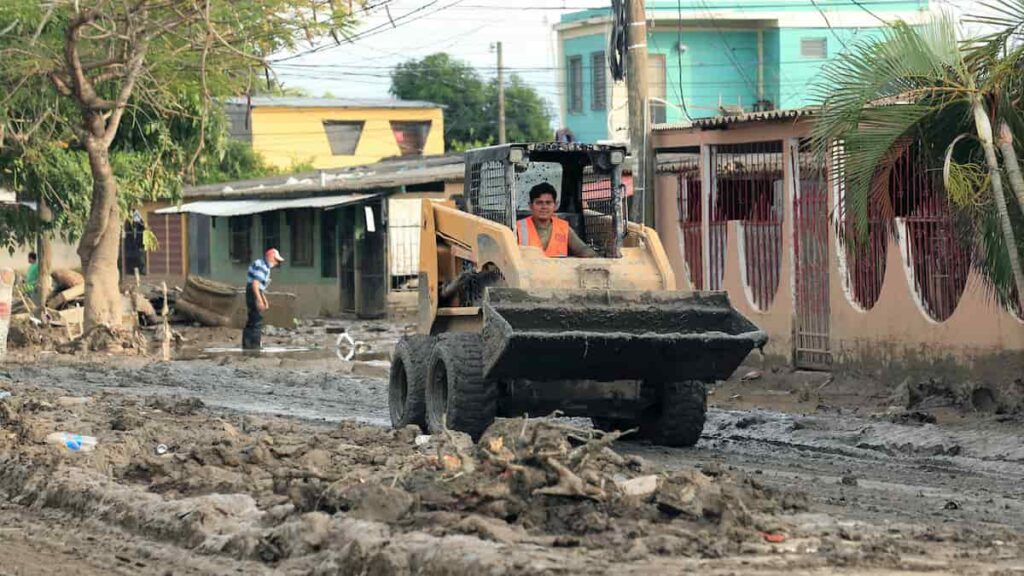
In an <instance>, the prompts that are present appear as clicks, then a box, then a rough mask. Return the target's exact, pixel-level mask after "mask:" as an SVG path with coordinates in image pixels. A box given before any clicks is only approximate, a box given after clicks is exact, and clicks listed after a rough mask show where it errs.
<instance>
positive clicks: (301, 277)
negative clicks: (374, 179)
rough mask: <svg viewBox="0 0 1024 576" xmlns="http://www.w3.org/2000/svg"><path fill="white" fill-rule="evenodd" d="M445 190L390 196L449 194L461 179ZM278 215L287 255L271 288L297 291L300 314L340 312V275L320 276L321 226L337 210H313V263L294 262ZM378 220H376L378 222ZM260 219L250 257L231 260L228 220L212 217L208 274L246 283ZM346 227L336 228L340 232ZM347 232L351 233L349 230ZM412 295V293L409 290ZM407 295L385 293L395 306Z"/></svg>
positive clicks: (257, 252)
mask: <svg viewBox="0 0 1024 576" xmlns="http://www.w3.org/2000/svg"><path fill="white" fill-rule="evenodd" d="M444 188H445V191H444V192H410V193H405V194H396V195H392V196H391V197H392V198H403V199H417V198H421V199H434V200H440V199H445V198H449V197H451V196H452V195H454V194H461V193H462V183H461V182H450V183H446V184H445V185H444ZM278 214H279V217H280V218H281V229H280V233H281V242H280V245H279V246H278V249H279V250H280V251H281V253H282V255H284V257H285V258H286V259H287V260H286V262H285V264H284V265H283V266H281V267H280V268H275V269H274V270H273V272H272V273H271V286H270V291H271V292H290V293H293V294H295V295H296V303H295V312H296V314H298V315H299V316H304V317H312V316H329V315H336V314H338V313H340V312H341V292H340V291H341V286H340V281H339V278H337V277H329V276H323V275H322V270H321V262H322V258H323V252H322V250H321V230H322V227H323V226H324V224H325V223H328V224H329V223H331V222H336V221H337V218H338V217H339V214H338V212H337V211H332V210H326V211H325V210H315V211H314V220H313V243H314V249H313V264H312V265H311V266H297V265H296V264H295V262H294V259H293V258H292V255H293V253H294V250H293V248H292V239H291V227H290V225H289V218H288V216H287V214H286V213H284V212H279V213H278ZM379 225H380V223H379V222H378V226H379ZM262 226H263V223H262V219H261V218H260V217H259V215H258V214H257V215H254V216H253V217H252V220H251V227H250V231H249V247H250V252H251V257H250V259H249V260H248V261H246V262H232V261H231V258H230V254H229V246H230V224H229V223H228V219H227V218H213V219H211V230H210V274H209V277H210V278H211V279H213V280H217V281H219V282H225V283H228V284H234V285H237V286H242V285H244V284H245V278H246V273H247V271H248V268H249V264H250V263H251V261H252V260H254V259H256V258H259V257H261V256H262V254H263V249H264V247H263V246H262V242H263V240H262V239H263V228H262ZM344 233H346V231H345V230H343V229H340V228H339V230H338V234H339V239H340V235H341V234H344ZM348 233H352V231H351V230H349V231H348ZM411 294H413V296H411V298H413V299H414V298H415V293H414V292H413V293H411ZM409 298H410V297H409V296H395V297H391V296H389V297H388V303H389V304H391V303H394V305H395V306H396V307H398V308H402V307H405V306H407V305H408V302H407V301H408V299H409Z"/></svg>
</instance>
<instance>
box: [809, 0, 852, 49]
mask: <svg viewBox="0 0 1024 576" xmlns="http://www.w3.org/2000/svg"><path fill="white" fill-rule="evenodd" d="M811 5H812V6H814V9H815V10H817V11H818V14H821V17H822V18H823V19H824V20H825V26H828V31H829V32H831V33H832V35H833V36H835V37H836V40H839V43H840V44H842V45H843V49H844V50H847V51H849V50H850V47H849V46H847V45H846V42H843V39H842V38H841V37H840V36H839V33H838V32H836V31H835V30H834V29H833V28H832V23H831V22H829V21H828V15H827V14H825V11H824V10H822V9H821V6H818V3H817V2H815V1H814V0H811ZM825 56H826V57H827V56H828V54H825Z"/></svg>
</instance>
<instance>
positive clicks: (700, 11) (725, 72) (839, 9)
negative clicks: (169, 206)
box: [555, 0, 933, 142]
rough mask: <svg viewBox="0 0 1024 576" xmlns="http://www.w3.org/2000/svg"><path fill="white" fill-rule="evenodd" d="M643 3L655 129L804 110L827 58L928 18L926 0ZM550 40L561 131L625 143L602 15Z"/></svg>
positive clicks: (579, 16) (563, 25)
mask: <svg viewBox="0 0 1024 576" xmlns="http://www.w3.org/2000/svg"><path fill="white" fill-rule="evenodd" d="M646 4H647V31H648V37H647V38H648V39H647V49H648V54H649V59H648V70H649V72H648V82H649V90H650V95H651V98H652V101H651V116H652V118H651V120H652V122H653V123H679V122H685V121H686V120H687V118H686V113H687V112H688V114H689V117H690V118H693V119H696V118H706V117H709V116H716V115H720V114H735V113H739V112H741V111H742V112H753V111H761V110H774V109H786V108H800V107H803V106H807V105H809V104H812V103H813V101H812V89H813V88H814V87H815V85H816V83H817V81H818V78H819V73H820V72H821V69H822V66H823V65H824V64H825V63H826V62H828V61H829V60H830V59H832V58H835V57H836V56H837V55H838V54H840V53H842V52H843V51H845V50H848V49H850V48H852V47H853V46H854V45H855V44H856V43H857V42H859V41H861V40H862V39H865V38H870V37H872V36H877V35H879V34H881V31H882V29H883V28H884V27H885V22H893V21H896V20H903V21H904V22H907V23H909V24H921V23H924V22H927V21H928V20H929V19H931V17H932V15H933V14H932V12H931V11H932V6H931V5H930V2H929V1H928V0H815V1H813V2H811V1H808V0H677V1H665V0H650V1H648V2H647V3H646ZM555 31H556V34H557V37H558V42H557V43H558V50H559V54H558V57H559V62H560V68H561V70H560V74H561V80H560V82H559V85H560V86H561V94H560V108H561V118H562V122H563V124H564V125H565V126H567V127H569V128H570V129H571V130H572V131H573V133H574V134H575V135H576V138H577V139H578V140H580V141H582V142H596V141H599V140H618V141H625V140H627V139H628V138H627V125H626V119H627V105H626V86H625V83H623V82H618V83H616V82H614V81H613V80H612V78H611V75H610V73H609V72H608V65H607V50H608V41H609V34H610V31H611V11H610V8H609V9H591V10H583V11H579V12H573V13H569V14H565V15H563V16H562V18H561V21H560V23H559V24H558V25H557V26H556V27H555ZM684 103H685V112H684V106H683V104H684Z"/></svg>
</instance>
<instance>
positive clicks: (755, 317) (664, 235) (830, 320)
mask: <svg viewBox="0 0 1024 576" xmlns="http://www.w3.org/2000/svg"><path fill="white" fill-rule="evenodd" d="M796 116H797V115H796V114H790V115H788V116H787V117H783V118H778V117H776V118H771V117H769V118H762V119H758V120H754V121H751V120H750V119H747V120H746V121H742V122H736V121H728V120H725V121H723V120H720V119H719V120H714V121H710V122H705V123H703V124H702V123H699V122H698V124H697V125H695V126H693V127H690V128H666V129H663V130H656V131H655V147H656V148H657V149H658V151H659V159H660V160H659V166H660V169H659V175H658V178H657V182H656V194H657V211H658V216H657V223H656V225H657V228H658V233H659V236H660V237H661V239H662V242H663V244H664V245H665V250H666V252H667V254H668V257H669V260H670V261H671V262H672V266H673V270H674V272H675V274H676V280H677V283H678V285H679V286H680V287H682V288H687V289H692V288H693V286H694V283H695V281H694V278H695V277H696V276H699V275H700V274H702V273H703V274H707V272H706V271H704V270H691V269H690V268H692V267H693V263H694V262H696V263H697V264H698V265H699V266H701V267H705V268H706V267H709V266H710V265H711V263H709V265H708V266H704V265H703V263H702V262H701V261H700V260H699V259H694V258H693V256H692V254H693V247H692V246H690V251H689V252H688V251H687V250H688V246H687V239H689V240H690V242H691V243H693V238H692V236H693V234H692V232H693V230H689V232H690V233H688V232H687V230H688V225H687V215H686V214H683V213H681V212H682V211H685V210H686V209H687V204H686V202H685V201H684V202H681V201H680V196H679V194H680V189H681V184H680V182H681V178H680V170H681V169H680V165H679V162H678V159H679V158H680V157H681V155H680V151H689V152H693V151H697V153H698V154H699V156H698V160H697V162H698V163H699V165H700V170H701V171H702V173H701V176H703V178H704V183H706V184H709V185H707V186H705V187H704V190H702V191H701V193H700V194H701V196H702V198H703V200H704V201H705V202H707V201H708V194H709V192H710V193H711V194H713V193H714V190H715V186H713V185H710V184H712V180H711V179H712V178H713V177H714V175H713V174H711V172H712V171H713V170H714V169H715V164H714V163H713V162H711V161H706V162H701V160H703V159H704V158H705V156H707V155H710V154H714V153H715V151H716V149H722V148H719V147H721V146H724V145H737V144H747V145H751V144H754V143H763V142H784V143H787V145H786V146H784V148H783V153H782V155H783V161H784V162H785V165H786V170H785V175H784V183H783V186H782V187H781V190H782V195H783V200H784V201H783V206H784V214H783V223H782V238H783V247H782V253H781V267H780V270H781V279H780V281H779V284H778V288H777V290H776V293H775V295H774V298H773V299H771V301H770V302H771V303H770V305H768V306H767V307H763V306H762V307H759V306H756V305H755V304H754V299H753V298H752V293H751V282H750V278H749V274H747V273H746V266H747V264H748V261H747V257H748V256H747V254H746V252H747V250H746V249H745V248H744V241H743V234H744V233H745V227H746V223H745V222H744V221H742V220H733V219H731V218H730V219H729V221H727V223H726V224H725V235H724V247H722V246H720V245H721V244H722V243H723V242H721V241H718V244H719V249H720V251H721V254H720V255H719V258H724V274H723V275H722V280H721V286H722V287H723V289H724V290H726V291H727V292H728V294H729V297H730V300H731V301H732V303H733V305H734V306H735V307H736V308H737V309H738V310H740V311H741V312H742V313H743V314H744V315H745V316H747V317H748V318H750V319H751V320H752V321H754V322H755V323H756V324H758V325H759V326H760V327H761V328H763V329H764V330H766V331H767V332H768V333H769V335H770V338H771V340H770V342H769V345H768V346H767V348H766V349H765V354H766V356H767V357H768V360H770V361H776V362H785V363H786V364H790V365H796V366H798V367H799V366H801V365H803V364H804V363H805V359H806V358H809V357H815V356H807V355H802V354H801V348H802V347H804V346H805V343H806V342H808V341H809V340H808V338H809V336H808V335H810V336H813V334H811V333H812V332H814V330H811V329H810V328H809V327H808V324H807V322H806V319H807V317H808V313H807V310H806V307H807V306H808V304H807V298H806V294H807V291H808V290H812V291H819V293H820V294H821V297H820V299H819V300H818V301H814V300H813V299H811V303H812V304H813V306H814V311H813V314H811V316H818V317H820V318H819V323H818V324H817V325H816V326H815V327H816V329H817V330H819V331H821V332H822V334H821V336H822V340H821V342H822V344H823V346H822V348H825V349H826V350H825V351H826V352H827V354H825V355H824V356H820V357H821V358H824V359H825V360H827V362H821V363H819V364H825V366H808V367H828V366H831V367H833V368H838V367H843V368H847V369H858V370H865V371H870V372H871V373H873V374H874V375H875V376H879V377H887V376H891V377H892V378H898V377H899V375H900V374H903V373H905V372H907V371H908V370H910V371H913V372H914V373H915V374H919V375H920V374H922V373H925V372H934V373H936V374H939V375H944V376H950V372H951V371H957V370H960V371H963V372H964V377H967V372H968V371H969V372H971V373H972V374H973V377H975V378H977V377H984V378H992V379H1007V378H1009V379H1011V380H1012V379H1013V378H1019V375H1020V374H1021V373H1024V320H1022V319H1020V318H1018V317H1017V315H1016V314H1014V313H1012V312H1011V311H1010V310H1009V309H1008V308H1007V307H1006V306H1004V305H1003V304H1001V303H1000V302H999V301H998V300H997V299H995V298H994V297H992V296H991V295H990V290H988V289H987V288H986V287H985V285H984V282H983V281H982V279H981V277H980V276H979V275H978V274H977V272H975V271H973V270H969V271H965V272H964V275H965V277H966V278H965V280H964V279H962V280H964V281H962V282H961V283H960V285H958V287H956V289H955V290H946V292H944V293H948V294H949V296H946V298H947V299H948V298H953V299H954V300H953V301H952V302H950V301H948V300H947V301H944V302H940V303H939V304H941V306H937V305H936V303H935V302H934V299H935V297H934V296H933V295H932V294H929V293H928V290H929V289H931V290H933V291H934V290H935V288H934V287H931V288H930V287H929V286H928V285H926V284H925V283H924V282H923V281H922V280H921V277H920V275H919V276H918V278H917V279H916V280H915V272H916V271H919V270H920V269H921V267H922V266H928V265H929V262H928V261H926V260H925V261H922V260H921V259H920V258H921V257H920V256H917V258H918V260H917V261H913V260H911V259H910V258H911V257H913V256H912V255H913V254H914V250H910V249H908V248H907V243H908V242H912V241H913V239H912V238H908V236H909V235H910V234H908V233H906V231H912V229H911V228H910V227H909V224H906V223H904V222H900V221H898V222H897V224H898V226H896V229H897V230H898V231H899V230H903V231H904V232H903V233H899V232H898V233H896V234H895V235H894V236H893V237H892V238H890V240H889V241H888V243H886V244H884V245H880V246H879V247H878V248H877V251H878V253H877V257H876V259H877V262H876V265H875V266H876V268H877V270H878V274H879V278H878V279H877V280H876V282H877V286H876V288H877V290H876V292H877V294H876V295H874V296H873V297H872V298H871V300H873V302H871V304H870V306H864V305H863V303H862V302H859V301H858V298H857V297H855V295H854V293H853V291H854V288H853V287H852V283H851V280H850V278H851V276H850V268H851V266H850V265H849V263H848V262H847V253H848V252H847V251H846V250H845V249H844V247H843V245H842V243H841V238H842V236H841V234H839V233H838V230H839V224H841V223H840V222H838V220H839V219H841V216H837V214H841V212H842V211H841V210H840V209H838V208H841V207H840V206H839V205H840V204H841V202H840V200H839V198H838V196H837V193H836V192H835V190H833V189H832V187H828V188H827V189H824V190H822V189H819V190H816V191H815V190H812V188H811V185H810V184H809V183H808V182H807V178H806V174H803V175H801V174H800V171H801V170H804V171H805V172H806V170H808V168H809V167H808V166H807V164H808V163H807V162H806V161H805V160H806V159H805V158H802V156H803V155H802V154H799V152H798V150H799V143H800V139H802V138H805V137H806V136H807V135H808V132H809V126H810V122H811V120H810V119H809V118H808V117H806V116H800V117H796ZM798 159H799V161H796V160H798ZM682 180H685V178H684V179H682ZM823 191H824V193H825V196H822V203H823V206H822V209H821V211H820V214H818V215H817V216H815V217H814V219H817V220H818V222H817V224H818V226H817V227H816V229H817V230H818V231H819V232H820V239H821V242H820V247H818V248H820V249H819V250H817V251H815V250H808V249H807V248H806V246H804V247H803V248H801V246H800V245H799V241H800V240H799V238H803V239H804V241H805V243H806V241H807V239H808V238H809V236H808V235H807V232H806V230H807V229H808V226H809V224H808V219H807V215H806V214H803V215H801V214H800V213H799V209H800V206H806V204H802V203H801V199H806V198H807V195H808V194H811V193H822V192H823ZM691 196H692V194H691ZM826 197H827V204H826V203H825V202H826ZM711 202H720V200H711ZM826 207H827V210H826V209H825V208H826ZM705 213H706V214H710V213H711V212H710V211H709V212H705ZM698 216H699V215H698ZM801 216H802V217H801ZM713 218H714V217H713V216H712V219H713ZM814 219H811V223H812V224H813V223H814ZM797 222H799V224H795V223H797ZM689 228H694V226H693V225H692V223H690V225H689ZM707 228H710V226H708V227H707ZM811 229H812V230H814V229H815V227H813V226H812V227H811ZM696 230H697V234H698V237H697V238H696V240H697V241H698V242H699V241H701V238H702V237H706V236H707V235H708V234H710V233H711V232H710V231H709V230H701V228H700V223H699V218H698V223H697V225H696ZM798 237H799V238H798ZM711 240H712V242H714V241H715V240H714V239H713V238H711ZM712 242H709V245H710V244H712ZM816 252H817V253H818V254H817V256H815V254H816ZM688 254H689V257H688ZM704 254H708V251H705V252H704ZM798 254H799V255H801V256H800V258H802V259H803V260H800V259H798V257H797V256H798ZM809 258H812V259H813V258H818V259H819V260H820V262H821V268H822V270H823V274H822V276H821V277H820V280H816V281H815V282H814V283H813V286H808V283H806V282H805V283H803V284H801V283H800V278H801V277H803V278H806V277H807V276H806V275H807V274H812V273H813V270H809V269H808V267H807V266H806V264H807V261H808V259H809ZM711 260H712V261H714V260H715V258H714V256H713V257H712V258H711ZM936 260H937V258H936ZM688 261H689V262H690V264H691V266H690V268H688V267H687V262H688ZM940 264H942V262H935V265H936V266H938V265H940ZM798 269H800V270H801V272H800V274H801V275H802V276H799V275H798ZM695 275H696V276H695ZM711 285H712V286H715V285H716V282H714V281H712V282H711ZM798 294H802V295H803V297H801V296H798ZM942 306H944V307H945V308H947V309H949V310H951V313H948V314H938V313H937V312H936V310H937V308H940V307H942ZM812 364H813V363H812ZM897 383H898V382H897Z"/></svg>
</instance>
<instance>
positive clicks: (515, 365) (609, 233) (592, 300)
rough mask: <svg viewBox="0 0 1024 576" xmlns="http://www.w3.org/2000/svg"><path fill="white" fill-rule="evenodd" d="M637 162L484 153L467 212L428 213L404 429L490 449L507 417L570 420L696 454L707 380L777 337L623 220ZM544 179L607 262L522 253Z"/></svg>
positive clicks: (400, 401) (569, 152)
mask: <svg viewBox="0 0 1024 576" xmlns="http://www.w3.org/2000/svg"><path fill="white" fill-rule="evenodd" d="M624 158H625V150H624V149H623V148H620V147H610V146H598V145H581V144H555V143H550V144H511V145H502V146H493V147H489V148H483V149H477V150H471V151H469V152H467V153H466V157H465V159H466V179H465V194H464V197H463V198H462V202H461V205H459V204H458V203H456V202H447V203H441V202H432V201H424V202H423V208H422V220H421V232H420V276H419V291H420V292H419V324H418V331H417V334H415V335H413V336H407V337H404V338H402V340H401V341H399V343H398V345H397V346H396V348H395V354H394V357H393V361H392V365H391V375H390V383H389V408H390V412H391V420H392V424H393V425H394V426H395V427H402V426H406V425H409V424H417V425H420V426H423V425H425V426H426V427H427V429H428V430H429V431H430V432H431V433H436V432H439V431H441V430H442V429H443V428H444V427H447V428H450V429H454V430H462V431H464V432H467V433H469V434H470V435H472V436H473V437H477V436H479V435H480V434H482V433H483V432H484V430H485V429H486V428H487V426H488V425H490V423H491V422H492V421H493V420H494V418H495V416H512V415H516V416H518V415H522V414H524V413H528V414H533V415H543V414H547V413H550V412H552V411H554V410H559V411H561V412H562V413H564V414H566V415H571V416H587V417H590V418H591V419H592V420H593V422H594V424H595V426H597V427H599V428H604V429H623V430H625V429H630V428H634V427H635V428H638V429H639V435H640V436H641V437H644V438H648V439H650V440H651V441H652V442H655V443H659V444H664V445H669V446H690V445H693V444H694V443H696V442H697V440H698V439H699V438H700V434H701V430H702V429H703V426H704V415H705V410H706V400H705V389H704V385H705V383H707V382H714V381H716V380H720V379H725V378H728V377H729V375H730V374H731V373H732V372H733V371H734V370H735V369H736V367H737V366H739V364H740V363H741V362H742V361H743V359H744V358H745V357H746V356H747V354H749V353H750V351H751V350H752V349H753V348H755V347H762V346H764V344H765V343H766V341H767V337H766V335H765V333H764V332H762V331H761V330H758V329H757V327H756V326H754V325H753V324H752V323H751V322H750V321H748V320H747V319H746V318H744V317H743V316H741V315H740V314H739V313H738V312H736V310H735V309H733V308H732V307H731V305H730V304H729V301H728V298H727V297H726V295H725V294H724V293H711V292H680V291H676V290H675V280H674V276H673V274H672V270H671V269H670V267H669V263H668V259H667V258H666V256H665V253H664V250H663V249H662V246H661V243H660V241H659V240H658V236H657V234H656V233H655V231H654V230H652V229H650V228H646V227H644V226H642V225H640V224H637V223H633V222H629V221H628V220H627V218H626V217H625V198H624V196H625V186H624V185H623V183H622V163H623V160H624ZM541 182H547V183H549V184H551V185H552V186H553V187H554V188H555V190H556V192H557V198H556V206H557V215H558V217H560V218H562V219H564V220H567V221H568V223H569V225H570V226H571V227H572V229H573V230H574V231H575V232H576V234H577V235H578V236H579V237H580V239H582V240H583V241H584V242H586V243H587V244H588V245H589V246H590V247H591V248H592V249H593V250H595V251H596V252H597V254H598V256H599V257H597V258H551V257H547V256H545V254H544V252H543V251H542V250H541V249H540V248H536V247H533V246H528V245H520V242H519V241H518V238H517V236H516V232H515V227H516V223H517V221H518V220H519V219H521V218H524V217H526V216H529V214H530V212H529V197H528V194H529V191H530V189H531V188H532V187H533V186H535V185H537V184H538V183H541Z"/></svg>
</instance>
